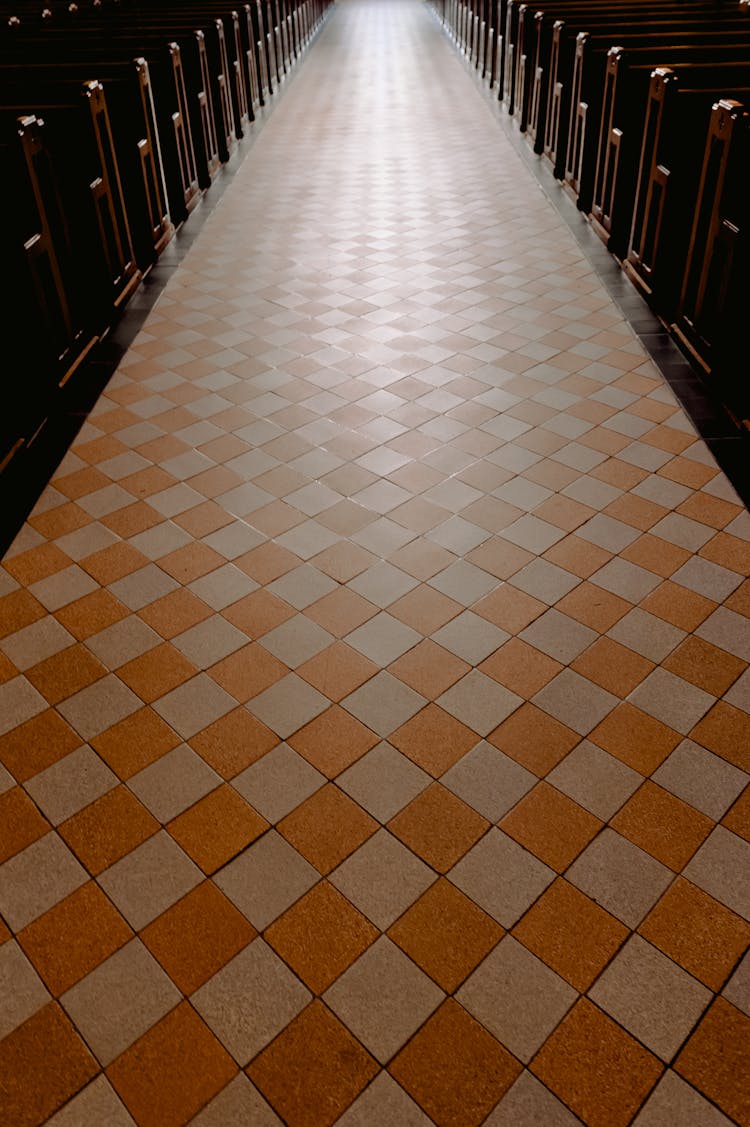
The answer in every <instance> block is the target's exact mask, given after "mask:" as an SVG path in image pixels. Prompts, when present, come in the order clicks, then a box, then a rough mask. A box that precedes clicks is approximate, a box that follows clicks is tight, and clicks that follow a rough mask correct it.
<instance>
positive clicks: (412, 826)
mask: <svg viewBox="0 0 750 1127" xmlns="http://www.w3.org/2000/svg"><path fill="white" fill-rule="evenodd" d="M489 824H490V823H489V822H488V821H487V820H486V818H483V817H482V816H481V814H478V813H477V812H476V810H472V808H471V807H470V806H467V805H466V803H465V802H462V801H461V799H460V798H457V797H456V795H454V794H452V793H451V792H450V791H448V790H446V789H445V787H443V786H441V785H440V783H433V784H432V786H429V787H428V788H427V790H425V791H422V793H421V794H419V795H417V797H416V798H415V799H413V800H412V801H411V802H410V803H409V805H408V806H406V807H405V808H404V809H403V810H401V811H400V812H399V813H398V814H397V815H396V816H395V818H392V819H391V821H390V822H389V823H388V829H389V830H390V831H391V833H393V834H395V835H396V837H397V838H399V839H400V840H401V841H403V843H404V845H407V846H408V847H409V849H411V850H412V852H413V853H416V854H417V856H419V857H421V858H422V860H423V861H426V862H427V864H428V865H431V866H432V868H433V869H437V871H438V872H439V873H446V872H447V871H448V869H450V868H452V867H453V865H455V863H456V862H457V861H458V860H459V859H460V858H461V857H463V855H464V853H466V852H468V850H469V849H471V847H472V845H474V844H475V843H476V842H477V841H478V840H479V838H480V837H481V836H482V834H483V833H484V832H485V830H486V829H487V828H488V827H489Z"/></svg>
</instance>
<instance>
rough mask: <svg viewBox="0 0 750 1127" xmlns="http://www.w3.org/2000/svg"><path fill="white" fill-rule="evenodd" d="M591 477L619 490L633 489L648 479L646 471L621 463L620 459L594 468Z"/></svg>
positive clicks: (611, 460)
mask: <svg viewBox="0 0 750 1127" xmlns="http://www.w3.org/2000/svg"><path fill="white" fill-rule="evenodd" d="M591 476H592V477H595V478H597V479H598V480H599V481H606V482H607V484H608V485H614V486H616V488H617V489H633V487H634V486H636V485H638V483H639V482H641V481H643V479H644V477H648V474H647V472H646V470H642V469H640V467H638V466H633V465H631V464H630V463H629V462H621V461H620V460H619V458H610V459H609V460H608V461H606V462H602V463H601V465H599V466H594V468H593V470H592V471H591Z"/></svg>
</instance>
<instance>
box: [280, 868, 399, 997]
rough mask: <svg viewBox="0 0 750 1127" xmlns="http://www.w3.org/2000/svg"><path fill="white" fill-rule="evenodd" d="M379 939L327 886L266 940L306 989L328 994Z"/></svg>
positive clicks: (282, 919)
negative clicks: (326, 991) (343, 974)
mask: <svg viewBox="0 0 750 1127" xmlns="http://www.w3.org/2000/svg"><path fill="white" fill-rule="evenodd" d="M379 934H380V933H379V931H378V929H377V928H376V927H374V926H373V925H372V924H371V923H370V921H369V920H367V919H365V917H364V916H363V915H362V914H361V912H358V911H357V909H356V908H355V907H354V906H353V905H352V904H350V903H349V901H348V900H347V899H346V898H345V897H344V896H342V895H341V893H340V892H339V891H338V890H337V889H335V888H334V887H333V886H332V885H330V884H329V883H328V881H321V882H320V884H316V885H315V887H314V888H312V889H311V890H310V891H309V892H308V893H307V894H306V895H305V896H303V897H302V899H301V900H298V901H297V903H296V904H294V905H293V906H292V907H291V908H289V910H288V911H286V912H285V913H284V915H283V916H280V917H279V919H277V920H276V921H275V922H274V923H272V924H271V926H270V927H269V928H268V930H267V931H266V933H265V938H266V940H267V941H268V942H269V943H270V944H271V946H272V947H273V948H274V950H275V951H276V952H278V954H279V955H280V956H281V958H282V959H283V960H284V961H285V962H286V963H288V964H289V966H290V967H291V968H292V970H293V971H295V973H296V974H298V975H299V977H300V978H301V979H302V981H303V982H304V983H305V985H306V986H309V988H310V989H311V990H312V991H313V992H314V993H315V994H322V993H323V991H324V990H326V989H327V988H328V987H329V986H330V985H331V983H332V982H333V981H334V979H336V978H338V976H339V975H340V974H342V973H343V972H344V971H345V970H346V969H347V968H348V967H350V966H351V964H352V963H353V962H354V960H355V959H357V958H359V956H360V955H361V954H362V952H363V951H365V950H366V949H367V948H368V947H369V946H370V944H371V943H374V941H375V940H376V939H377V937H378V935H379Z"/></svg>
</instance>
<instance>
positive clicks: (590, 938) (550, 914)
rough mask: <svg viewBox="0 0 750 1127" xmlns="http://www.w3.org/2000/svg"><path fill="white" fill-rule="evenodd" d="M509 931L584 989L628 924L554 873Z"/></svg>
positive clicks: (623, 936)
mask: <svg viewBox="0 0 750 1127" xmlns="http://www.w3.org/2000/svg"><path fill="white" fill-rule="evenodd" d="M513 935H514V936H515V938H516V939H518V940H520V942H521V943H523V945H524V946H525V947H528V949H529V950H530V951H533V952H534V954H535V955H538V956H539V958H540V959H542V961H543V962H545V963H546V964H547V965H548V966H550V967H552V969H553V970H554V971H556V972H557V973H558V974H560V975H562V977H563V978H565V979H567V981H568V982H569V983H570V984H571V986H575V988H576V990H580V991H582V992H583V991H585V990H588V988H589V986H590V985H591V983H592V982H593V981H594V979H595V978H596V977H597V976H598V975H599V973H600V971H601V970H602V969H603V967H604V966H605V965H606V964H607V963H608V962H609V960H610V959H611V958H612V956H613V955H614V954H615V952H616V951H617V949H618V947H620V946H621V945H622V944H623V943H624V942H625V940H626V939H627V937H628V929H627V928H626V927H625V926H624V925H623V924H621V923H620V921H619V920H616V919H615V918H614V916H610V914H609V912H605V911H604V909H603V908H600V907H599V905H598V904H595V903H594V901H593V900H590V899H589V897H588V896H584V894H583V893H582V892H579V890H578V889H577V888H574V887H573V885H572V884H568V882H567V881H566V880H563V879H562V878H558V879H557V880H556V881H555V882H554V884H552V885H551V886H550V887H549V888H548V889H547V891H546V892H545V893H544V895H543V896H541V897H540V899H539V900H537V902H536V903H535V904H534V905H532V907H531V908H530V909H529V911H528V912H527V913H526V915H525V916H524V917H523V919H522V920H521V921H520V922H519V923H517V924H516V926H515V927H514V928H513Z"/></svg>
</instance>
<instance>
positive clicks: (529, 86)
mask: <svg viewBox="0 0 750 1127" xmlns="http://www.w3.org/2000/svg"><path fill="white" fill-rule="evenodd" d="M430 2H431V3H432V5H433V7H434V9H435V10H436V12H437V15H438V17H439V18H440V20H441V21H442V23H443V26H444V27H445V29H446V31H447V32H448V33H449V34H450V36H451V37H452V38H453V39H454V41H455V43H456V44H457V46H458V47H459V49H460V50H461V51H462V52H463V53H464V54H465V55H466V57H467V59H469V60H470V61H471V63H472V64H474V65H475V66H476V68H477V69H478V71H479V73H480V74H481V76H482V78H483V79H484V80H485V81H486V83H487V84H488V85H489V87H490V89H491V90H492V91H493V92H496V96H497V97H498V99H499V100H500V101H501V102H502V103H503V105H504V107H505V109H506V110H507V113H508V114H509V115H510V116H511V118H512V120H513V122H514V123H515V125H516V126H517V128H518V130H519V131H520V133H522V134H524V135H525V137H526V138H527V140H528V143H529V144H530V145H531V146H532V148H533V150H534V151H535V152H536V153H538V154H539V155H540V158H541V159H542V160H544V161H546V162H547V163H548V165H549V167H550V168H551V169H552V170H553V172H554V175H555V176H556V177H557V178H558V180H560V181H561V183H562V185H563V187H564V189H565V190H566V191H567V192H568V193H569V194H570V195H571V196H572V197H573V198H574V199H575V201H576V203H577V205H578V207H579V208H580V209H581V211H583V212H584V213H585V214H586V215H587V216H588V217H589V219H590V222H591V224H592V226H593V228H594V230H595V231H596V232H597V234H598V235H599V236H600V238H601V239H602V240H603V241H604V242H605V243H606V245H607V246H608V248H609V249H610V250H611V251H612V253H613V254H614V255H615V256H616V258H617V259H618V260H619V262H620V263H621V264H622V266H623V269H624V270H625V271H626V273H627V275H628V276H629V277H630V279H631V280H632V281H633V282H634V283H635V285H636V286H637V287H638V288H639V289H640V291H641V292H642V293H643V295H644V296H645V297H646V298H647V300H648V301H649V302H650V304H651V306H652V308H653V310H654V311H655V312H656V313H657V314H658V316H659V317H660V318H661V320H662V321H663V322H664V323H665V324H666V325H667V326H668V327H669V329H670V330H671V331H672V333H673V335H674V336H675V337H676V338H677V340H678V342H679V343H680V345H681V346H682V347H683V349H684V350H685V351H686V352H687V353H688V355H689V356H690V357H691V359H692V360H693V361H694V362H695V363H696V364H697V366H698V369H699V371H701V372H702V373H703V374H704V377H705V379H706V382H707V383H709V384H710V385H712V387H713V390H715V391H716V392H717V394H718V398H720V399H722V400H723V401H724V403H725V404H726V405H727V406H728V407H729V408H730V411H731V413H732V414H733V415H734V416H735V418H736V420H737V421H738V422H739V423H742V422H744V425H745V426H750V424H748V422H747V420H748V418H750V361H749V360H748V354H749V353H750V332H749V331H748V327H747V323H746V321H745V320H744V318H745V317H746V316H747V315H748V313H749V312H750V128H749V123H750V116H749V115H748V109H749V108H750V3H748V0H609V2H606V3H605V2H604V0H539V7H536V6H532V5H529V4H527V3H523V2H521V0H430Z"/></svg>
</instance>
